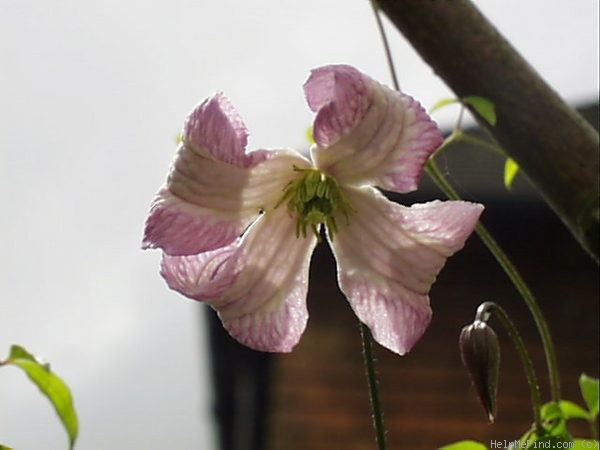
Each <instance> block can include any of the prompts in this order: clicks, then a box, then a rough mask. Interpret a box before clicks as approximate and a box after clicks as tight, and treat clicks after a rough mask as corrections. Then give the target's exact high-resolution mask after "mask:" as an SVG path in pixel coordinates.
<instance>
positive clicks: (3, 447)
mask: <svg viewBox="0 0 600 450" xmlns="http://www.w3.org/2000/svg"><path fill="white" fill-rule="evenodd" d="M0 450H13V448H12V447H7V446H6V445H2V444H0Z"/></svg>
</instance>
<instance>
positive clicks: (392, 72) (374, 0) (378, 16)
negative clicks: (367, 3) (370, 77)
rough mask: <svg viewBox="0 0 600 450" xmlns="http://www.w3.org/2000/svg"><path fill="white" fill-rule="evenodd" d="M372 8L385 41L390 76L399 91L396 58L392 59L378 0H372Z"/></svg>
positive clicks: (380, 33) (380, 34)
mask: <svg viewBox="0 0 600 450" xmlns="http://www.w3.org/2000/svg"><path fill="white" fill-rule="evenodd" d="M371 8H372V9H373V14H374V15H375V21H376V22H377V29H378V30H379V36H380V37H381V42H382V43H383V49H384V51H385V59H386V61H387V63H388V69H389V71H390V76H391V77H392V83H393V84H394V87H395V88H396V90H397V91H399V90H400V83H399V82H398V75H397V74H396V67H395V66H394V60H393V59H392V50H391V49H390V43H389V41H388V38H387V34H386V33H385V29H384V28H383V22H382V21H381V14H379V5H378V4H377V0H371Z"/></svg>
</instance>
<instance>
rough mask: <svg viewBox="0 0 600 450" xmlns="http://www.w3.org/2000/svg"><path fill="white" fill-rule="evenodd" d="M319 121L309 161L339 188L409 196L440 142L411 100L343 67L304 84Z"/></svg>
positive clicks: (322, 72)
mask: <svg viewBox="0 0 600 450" xmlns="http://www.w3.org/2000/svg"><path fill="white" fill-rule="evenodd" d="M304 89H305V93H306V97H307V100H308V103H309V106H310V107H311V109H313V110H314V111H315V112H316V113H317V116H316V118H315V122H314V129H313V134H314V137H315V142H316V143H317V146H316V147H314V148H313V149H312V157H313V160H314V161H315V164H316V165H317V166H318V167H319V169H321V170H323V171H324V172H326V173H329V174H331V175H333V176H335V177H336V178H337V179H338V180H339V181H340V182H341V183H345V184H353V185H363V184H370V185H376V186H379V187H381V188H383V189H386V190H391V191H396V192H410V191H413V190H415V189H416V188H417V184H418V182H419V180H420V178H421V175H422V172H423V166H424V164H425V162H426V161H427V158H429V156H430V155H431V154H432V153H433V152H434V151H435V150H436V149H437V148H438V147H439V145H440V144H441V143H442V141H443V137H442V134H441V132H440V130H439V129H438V127H437V125H436V124H435V122H433V121H432V120H431V118H430V117H429V116H428V115H427V113H426V112H425V110H424V109H423V108H422V107H421V105H420V104H419V103H418V102H417V101H416V100H414V99H413V98H412V97H410V96H408V95H406V94H403V93H401V92H397V91H394V90H392V89H389V88H388V87H386V86H383V85H381V84H380V83H378V82H377V81H375V80H372V79H371V78H369V77H368V76H366V75H364V74H362V73H361V72H359V71H358V70H356V69H354V68H352V67H349V66H344V65H337V66H326V67H322V68H319V69H316V70H315V71H313V72H312V73H311V76H310V78H309V79H308V81H307V82H306V83H305V85H304Z"/></svg>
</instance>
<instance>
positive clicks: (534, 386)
mask: <svg viewBox="0 0 600 450" xmlns="http://www.w3.org/2000/svg"><path fill="white" fill-rule="evenodd" d="M492 311H494V312H496V313H497V314H498V318H499V319H500V322H502V325H504V328H506V331H507V332H508V335H509V336H510V338H511V339H512V340H513V344H514V345H515V348H516V349H517V352H518V353H519V356H520V358H521V362H522V363H523V369H524V370H525V376H526V377H527V384H529V391H530V393H531V405H532V407H533V418H534V421H535V427H536V431H537V432H538V433H539V432H540V431H541V430H542V416H541V410H542V400H541V397H540V387H539V384H538V382H537V377H536V376H535V369H534V367H533V361H532V360H531V356H529V352H528V351H527V348H526V347H525V344H524V343H523V339H521V335H520V334H519V331H518V330H517V327H516V326H515V324H514V323H513V321H512V320H511V319H510V317H509V316H508V314H507V313H506V311H505V310H504V309H503V308H502V307H501V306H500V305H498V304H497V303H494V302H484V303H482V304H481V305H479V308H477V313H476V315H475V320H481V321H483V322H487V320H488V318H489V315H490V313H491V312H492Z"/></svg>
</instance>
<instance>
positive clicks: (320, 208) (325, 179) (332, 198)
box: [276, 167, 353, 240]
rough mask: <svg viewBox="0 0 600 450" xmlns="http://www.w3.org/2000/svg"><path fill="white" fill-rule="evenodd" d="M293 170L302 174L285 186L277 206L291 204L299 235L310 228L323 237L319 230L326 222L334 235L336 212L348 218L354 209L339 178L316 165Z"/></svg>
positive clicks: (316, 234) (317, 235) (289, 207)
mask: <svg viewBox="0 0 600 450" xmlns="http://www.w3.org/2000/svg"><path fill="white" fill-rule="evenodd" d="M294 171H296V172H299V173H300V176H299V177H298V178H296V179H295V180H293V181H291V182H290V183H289V184H288V185H287V186H286V188H285V190H284V193H283V196H282V197H281V200H279V202H278V203H277V206H276V207H278V206H279V205H281V204H282V203H284V202H287V203H288V210H289V211H290V214H292V215H294V216H296V221H297V222H296V236H297V237H299V236H300V235H302V237H306V233H307V229H309V228H310V230H312V232H313V233H314V235H315V236H316V237H317V239H319V240H320V239H321V237H320V233H319V229H320V225H321V224H323V225H325V226H326V227H327V230H328V232H329V236H330V237H332V238H333V235H334V234H335V233H336V232H337V230H338V226H337V223H336V220H335V215H336V214H338V213H340V212H341V213H342V214H343V215H344V217H345V218H346V221H348V220H349V216H350V213H351V212H352V211H353V208H352V205H350V203H349V202H348V201H347V200H346V198H345V196H344V194H343V193H342V191H341V190H340V188H339V185H338V183H337V181H336V180H335V179H334V178H332V177H330V176H329V175H326V174H324V173H322V172H320V171H319V170H318V169H316V168H309V169H301V168H298V167H294Z"/></svg>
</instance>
